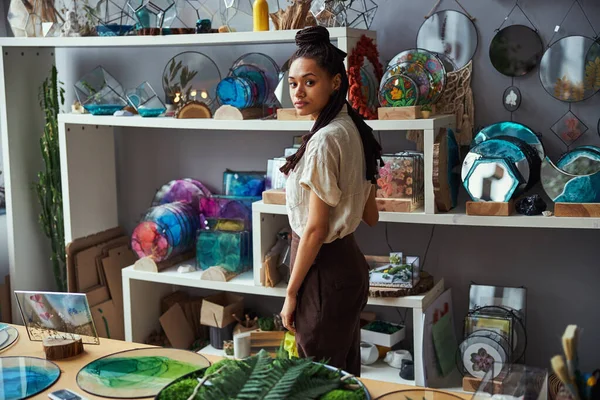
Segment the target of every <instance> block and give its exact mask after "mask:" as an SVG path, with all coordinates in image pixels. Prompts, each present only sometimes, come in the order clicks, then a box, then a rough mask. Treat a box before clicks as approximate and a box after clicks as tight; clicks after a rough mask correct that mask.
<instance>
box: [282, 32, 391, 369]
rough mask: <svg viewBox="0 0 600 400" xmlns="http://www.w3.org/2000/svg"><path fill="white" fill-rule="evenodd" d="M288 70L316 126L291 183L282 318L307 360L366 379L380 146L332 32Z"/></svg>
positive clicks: (289, 170)
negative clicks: (368, 230) (363, 323)
mask: <svg viewBox="0 0 600 400" xmlns="http://www.w3.org/2000/svg"><path fill="white" fill-rule="evenodd" d="M296 45H297V47H298V48H297V50H296V52H295V53H294V55H293V56H292V59H291V65H290V70H289V85H290V95H291V98H292V101H293V102H294V107H295V109H296V111H297V113H298V114H299V115H311V116H312V118H313V119H314V120H315V122H314V125H313V127H312V129H311V130H310V132H309V133H308V134H307V135H305V136H304V137H303V142H302V146H301V147H300V149H299V150H298V152H297V153H296V154H294V155H292V156H290V157H288V159H287V163H286V164H285V165H284V166H283V167H282V168H281V171H282V172H283V173H285V174H288V178H287V183H286V204H287V205H286V207H287V213H288V217H289V221H290V225H291V227H292V230H293V235H292V236H293V237H292V273H291V277H290V281H289V284H288V288H287V295H286V298H285V302H284V305H283V309H282V311H281V317H282V320H283V325H284V326H285V327H286V328H287V329H289V330H291V331H293V332H296V343H297V347H298V353H299V355H300V356H301V357H312V358H313V359H314V360H315V361H322V360H325V361H327V362H328V363H329V364H330V365H333V366H335V367H338V368H342V369H344V370H346V371H348V372H350V373H352V374H354V375H356V376H359V374H360V347H359V346H360V325H359V323H360V312H361V311H362V310H363V308H364V307H365V305H366V303H367V297H368V289H369V273H368V271H369V268H368V265H367V263H366V260H365V257H364V255H363V254H362V253H361V251H360V249H359V248H358V245H357V244H356V242H355V240H354V235H353V232H354V231H355V230H356V229H357V227H358V225H359V224H360V222H361V220H362V221H365V223H367V224H368V225H370V226H373V225H375V224H376V223H377V221H378V219H379V213H378V211H377V206H376V204H375V186H374V185H373V184H374V183H375V182H376V174H377V164H378V161H379V162H381V146H380V145H379V143H377V141H376V140H375V137H374V136H373V131H372V130H371V128H370V127H369V126H368V125H367V124H366V123H365V122H364V121H363V119H362V118H361V116H360V115H359V114H358V113H356V112H355V111H354V110H353V109H352V107H351V106H350V105H349V104H348V103H347V101H346V95H347V92H348V76H347V75H346V70H345V68H344V58H345V57H346V53H344V52H343V51H341V50H339V49H338V48H336V47H335V46H333V45H332V44H331V43H330V41H329V32H328V31H327V29H325V28H323V27H311V28H306V29H304V30H301V31H300V32H298V33H297V34H296Z"/></svg>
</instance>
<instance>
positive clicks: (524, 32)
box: [490, 25, 544, 76]
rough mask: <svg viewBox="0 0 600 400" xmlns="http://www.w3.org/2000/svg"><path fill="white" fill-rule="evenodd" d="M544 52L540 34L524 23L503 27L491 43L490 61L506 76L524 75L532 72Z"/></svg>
mask: <svg viewBox="0 0 600 400" xmlns="http://www.w3.org/2000/svg"><path fill="white" fill-rule="evenodd" d="M543 54H544V45H543V43H542V39H541V38H540V35H538V33H537V32H536V31H534V30H533V29H531V28H529V27H528V26H524V25H511V26H507V27H506V28H504V29H502V30H501V31H499V32H498V33H496V36H494V38H493V39H492V43H491V44H490V61H491V62H492V65H493V66H494V68H496V70H497V71H498V72H500V73H501V74H503V75H506V76H523V75H527V74H528V73H529V72H531V71H532V70H533V69H534V68H535V67H536V66H537V65H538V63H539V62H540V59H541V58H542V55H543Z"/></svg>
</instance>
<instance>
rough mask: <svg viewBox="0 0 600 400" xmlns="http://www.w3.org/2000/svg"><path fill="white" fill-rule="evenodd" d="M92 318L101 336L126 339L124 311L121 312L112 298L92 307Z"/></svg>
mask: <svg viewBox="0 0 600 400" xmlns="http://www.w3.org/2000/svg"><path fill="white" fill-rule="evenodd" d="M91 311H92V318H93V319H94V325H95V326H96V331H97V332H98V336H99V337H103V338H107V339H115V340H125V326H124V324H123V312H122V310H120V311H121V312H119V310H117V308H116V307H115V303H114V302H113V301H112V300H108V301H106V302H104V303H102V304H98V305H97V306H94V307H92V308H91Z"/></svg>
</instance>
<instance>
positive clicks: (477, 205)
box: [467, 200, 515, 217]
mask: <svg viewBox="0 0 600 400" xmlns="http://www.w3.org/2000/svg"><path fill="white" fill-rule="evenodd" d="M514 211H515V203H514V201H512V200H511V201H509V202H508V203H506V202H494V201H467V215H478V216H494V217H495V216H498V217H508V216H509V215H512V214H513V213H514Z"/></svg>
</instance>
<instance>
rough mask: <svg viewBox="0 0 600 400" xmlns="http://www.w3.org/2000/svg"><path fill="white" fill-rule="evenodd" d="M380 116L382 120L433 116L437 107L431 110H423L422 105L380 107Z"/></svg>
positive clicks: (378, 112)
mask: <svg viewBox="0 0 600 400" xmlns="http://www.w3.org/2000/svg"><path fill="white" fill-rule="evenodd" d="M377 115H378V118H379V119H381V120H405V119H421V118H431V117H432V116H433V115H435V108H434V107H433V106H432V107H431V111H423V110H422V107H421V106H412V107H379V108H378V109H377Z"/></svg>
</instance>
